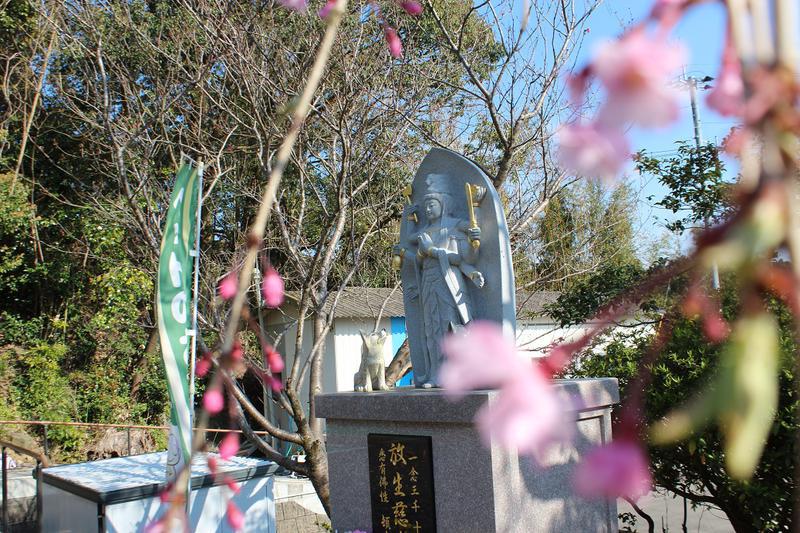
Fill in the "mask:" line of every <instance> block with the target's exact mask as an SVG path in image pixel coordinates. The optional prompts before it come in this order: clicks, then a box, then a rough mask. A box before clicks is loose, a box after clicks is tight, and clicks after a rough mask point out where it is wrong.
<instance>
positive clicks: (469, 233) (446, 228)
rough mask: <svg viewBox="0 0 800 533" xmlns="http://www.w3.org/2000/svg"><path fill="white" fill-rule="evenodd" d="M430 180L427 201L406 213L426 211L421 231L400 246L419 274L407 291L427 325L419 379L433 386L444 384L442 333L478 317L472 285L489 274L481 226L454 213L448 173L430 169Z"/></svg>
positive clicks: (481, 282)
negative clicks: (440, 379)
mask: <svg viewBox="0 0 800 533" xmlns="http://www.w3.org/2000/svg"><path fill="white" fill-rule="evenodd" d="M426 185H427V191H426V193H425V195H424V196H423V197H422V202H421V205H419V206H416V205H407V206H406V209H405V212H404V216H405V217H408V218H412V219H414V220H419V215H422V217H421V218H422V221H420V223H419V224H417V227H418V231H413V232H410V233H409V234H408V239H407V240H406V242H403V243H401V244H400V247H401V248H402V255H403V257H404V258H405V260H406V261H413V265H414V271H415V276H416V283H406V285H405V287H404V291H406V293H407V296H409V297H410V298H412V299H418V301H419V307H420V309H421V311H422V324H423V328H424V335H423V336H424V342H423V343H422V344H423V346H422V347H421V348H422V351H423V354H422V357H421V358H419V357H418V358H416V359H417V360H415V361H414V374H415V381H416V382H417V383H421V386H422V387H424V388H430V387H438V386H439V384H438V383H437V376H438V375H439V367H440V365H441V362H442V354H441V351H440V343H441V340H442V338H443V337H444V336H445V335H446V334H447V333H450V332H453V331H457V330H458V329H459V328H461V327H463V326H464V325H466V324H468V323H469V322H470V320H472V317H473V304H472V301H471V298H470V294H469V290H468V289H467V284H468V283H471V284H472V285H474V286H475V287H477V288H479V289H480V288H482V287H483V285H484V277H483V274H482V273H481V272H480V271H478V270H477V269H476V268H475V263H476V262H477V260H478V256H479V253H480V247H479V246H475V243H478V244H479V243H480V237H481V230H480V228H479V227H477V225H476V224H474V222H473V223H472V224H471V223H470V221H468V220H464V219H460V218H457V217H456V216H454V215H453V214H452V213H453V207H454V206H453V198H452V196H451V195H450V194H449V193H448V187H447V182H446V176H444V175H441V174H429V175H428V176H427V178H426ZM418 211H421V213H418ZM420 359H421V361H419V360H420ZM420 362H422V365H419V363H420Z"/></svg>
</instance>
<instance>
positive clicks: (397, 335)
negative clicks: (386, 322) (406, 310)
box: [391, 316, 414, 387]
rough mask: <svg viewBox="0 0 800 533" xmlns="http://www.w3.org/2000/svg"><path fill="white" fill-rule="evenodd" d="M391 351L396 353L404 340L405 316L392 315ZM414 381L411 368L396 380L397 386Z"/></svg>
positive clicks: (410, 383)
mask: <svg viewBox="0 0 800 533" xmlns="http://www.w3.org/2000/svg"><path fill="white" fill-rule="evenodd" d="M391 329H392V331H391V333H392V353H393V354H395V353H397V350H399V349H400V346H401V345H402V344H403V342H404V341H405V340H406V336H407V335H406V318H405V317H403V316H393V317H392V326H391ZM413 383H414V371H413V370H412V371H411V372H409V373H408V374H406V375H405V376H404V377H403V378H402V379H401V380H400V381H398V382H397V386H398V387H404V386H407V385H412V384H413Z"/></svg>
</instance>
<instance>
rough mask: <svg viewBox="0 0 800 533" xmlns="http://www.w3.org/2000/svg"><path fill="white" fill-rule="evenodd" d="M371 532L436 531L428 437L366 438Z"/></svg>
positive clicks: (371, 435) (390, 436) (369, 435)
mask: <svg viewBox="0 0 800 533" xmlns="http://www.w3.org/2000/svg"><path fill="white" fill-rule="evenodd" d="M367 449H368V454H369V488H370V502H371V504H372V530H373V531H375V532H378V531H380V532H384V531H413V532H414V533H421V532H433V531H436V512H435V511H436V507H435V503H434V498H433V457H432V454H431V438H430V437H424V436H415V435H385V434H375V433H370V434H368V435H367Z"/></svg>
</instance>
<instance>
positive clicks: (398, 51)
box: [383, 25, 403, 59]
mask: <svg viewBox="0 0 800 533" xmlns="http://www.w3.org/2000/svg"><path fill="white" fill-rule="evenodd" d="M383 36H384V37H385V38H386V44H387V45H389V53H390V54H392V57H394V58H396V59H400V58H401V57H403V43H402V42H401V41H400V37H398V35H397V31H396V30H395V29H394V28H392V27H391V26H389V25H384V27H383Z"/></svg>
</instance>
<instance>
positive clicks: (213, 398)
mask: <svg viewBox="0 0 800 533" xmlns="http://www.w3.org/2000/svg"><path fill="white" fill-rule="evenodd" d="M224 405H225V399H224V398H223V397H222V393H221V392H220V390H219V389H210V390H207V391H206V393H205V395H203V407H204V408H205V410H206V411H208V413H209V414H212V415H215V414H217V413H219V412H220V411H222V407H223V406H224Z"/></svg>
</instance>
